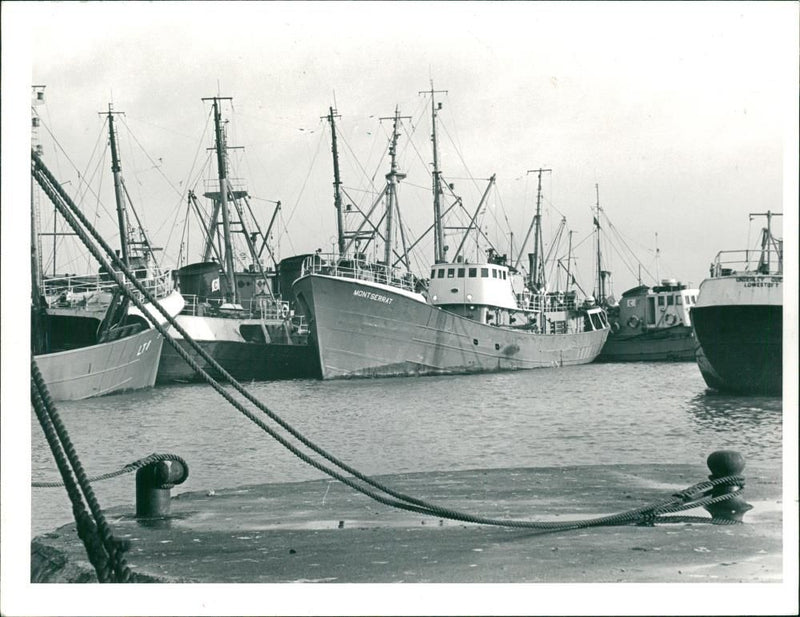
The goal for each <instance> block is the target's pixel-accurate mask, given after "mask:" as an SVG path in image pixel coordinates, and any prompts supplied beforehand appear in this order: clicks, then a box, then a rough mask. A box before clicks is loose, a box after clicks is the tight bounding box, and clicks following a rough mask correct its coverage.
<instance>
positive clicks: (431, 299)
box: [293, 90, 609, 379]
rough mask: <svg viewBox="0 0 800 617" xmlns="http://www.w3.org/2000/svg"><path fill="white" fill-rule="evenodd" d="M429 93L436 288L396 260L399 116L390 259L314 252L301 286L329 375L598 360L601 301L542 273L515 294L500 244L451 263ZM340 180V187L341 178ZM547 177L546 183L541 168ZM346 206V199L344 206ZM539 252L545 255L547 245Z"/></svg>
mask: <svg viewBox="0 0 800 617" xmlns="http://www.w3.org/2000/svg"><path fill="white" fill-rule="evenodd" d="M430 94H431V106H432V110H433V145H434V173H433V181H434V250H435V260H434V264H433V265H432V266H431V271H430V276H431V278H430V282H429V284H428V289H427V291H425V289H424V288H425V285H424V282H422V281H418V280H417V279H416V278H415V277H414V276H413V275H412V274H411V273H410V272H408V271H405V272H401V271H400V270H399V269H395V268H393V267H391V266H390V265H389V264H391V259H392V251H391V248H390V247H389V245H388V239H389V238H391V237H392V234H391V224H392V223H391V221H392V208H393V203H394V201H395V199H394V195H395V193H394V191H395V188H396V185H397V182H398V181H399V180H400V179H401V178H403V177H404V175H403V174H401V173H399V172H398V171H397V166H396V162H395V158H394V151H395V148H396V143H397V135H398V133H397V124H398V118H399V116H398V114H397V113H396V114H395V128H394V133H393V136H392V142H391V143H392V145H391V146H390V149H389V151H390V153H391V154H392V166H391V171H390V172H389V173H388V174H387V176H386V177H387V180H388V184H387V187H386V189H385V193H386V194H387V195H388V199H387V201H388V205H387V209H386V214H385V217H384V218H385V220H386V225H387V229H386V233H385V235H384V238H385V239H387V240H386V241H387V245H386V247H385V257H384V260H383V262H368V261H367V260H366V259H364V256H363V254H356V256H355V257H353V258H348V257H344V256H342V255H343V254H344V255H346V252H345V251H342V250H341V248H340V254H339V255H331V256H323V255H315V256H312V257H309V258H307V259H306V261H305V263H304V267H303V270H302V273H301V276H300V277H299V278H298V279H297V280H296V281H295V283H294V287H293V289H294V293H295V296H296V298H297V301H298V303H299V305H300V306H301V308H302V310H303V312H304V313H305V315H307V316H308V319H309V328H310V331H311V341H312V344H313V345H315V346H316V348H317V351H318V353H319V362H320V367H321V371H322V377H323V378H324V379H331V378H342V377H363V376H389V375H428V374H442V373H468V372H482V371H505V370H517V369H533V368H543V367H556V366H564V365H573V364H583V363H588V362H592V361H593V360H594V359H595V358H596V357H597V355H598V354H599V353H600V349H601V348H602V346H603V343H605V340H606V337H607V336H608V332H609V325H608V321H607V319H606V314H605V311H604V310H603V309H602V308H600V307H598V306H584V305H580V304H579V303H578V302H577V301H576V297H575V293H574V292H569V293H562V294H553V293H545V292H544V291H543V290H542V289H541V288H539V287H538V286H537V285H536V282H537V281H536V279H534V278H533V277H531V278H530V279H529V281H528V285H525V286H520V287H518V289H519V291H518V292H517V291H515V288H514V287H513V286H512V275H514V274H515V271H514V270H513V269H512V268H510V267H509V266H508V265H506V258H505V257H503V256H500V255H498V254H497V253H496V251H494V250H489V251H487V253H486V255H487V257H486V259H485V260H484V261H481V262H478V263H469V262H468V261H467V260H466V259H464V258H463V257H462V256H461V254H460V249H461V247H459V249H458V250H457V251H456V252H455V258H454V259H453V260H452V261H450V262H448V261H446V260H445V259H444V249H443V242H442V222H441V216H440V208H439V204H438V196H439V193H440V192H441V191H440V188H439V186H437V184H438V183H439V182H440V174H439V171H438V169H437V163H436V161H437V154H436V110H437V108H436V106H435V105H434V103H433V94H434V91H433V90H431V92H430ZM331 116H333V112H332V113H331ZM334 134H335V133H334ZM335 157H336V152H335V148H334V160H335ZM337 169H338V166H337V165H334V170H335V171H336V170H337ZM335 180H336V181H335V183H334V185H335V187H336V188H337V189H338V185H339V178H338V177H336V179H335ZM539 181H540V189H541V174H540V180H539ZM491 182H493V178H492V180H491V181H490V185H491ZM540 193H541V191H540ZM338 203H339V200H338V199H337V210H338V209H339V207H338ZM538 210H539V203H538V202H537V216H536V218H535V223H536V225H537V236H536V237H539V230H540V228H539V227H538V224H539V221H540V217H539V212H538ZM341 229H342V228H341V225H340V247H344V246H345V243H344V241H343V240H342V231H341ZM467 232H469V229H468V230H467ZM465 237H466V233H465ZM462 245H463V242H462ZM540 248H541V247H540ZM534 259H541V256H540V254H539V253H538V251H537V255H536V257H534ZM538 263H539V264H541V263H542V262H541V261H539V262H538ZM406 264H407V261H406ZM531 271H532V272H538V269H537V268H536V267H533V268H532V269H531ZM517 278H520V279H521V277H517ZM420 283H422V284H420Z"/></svg>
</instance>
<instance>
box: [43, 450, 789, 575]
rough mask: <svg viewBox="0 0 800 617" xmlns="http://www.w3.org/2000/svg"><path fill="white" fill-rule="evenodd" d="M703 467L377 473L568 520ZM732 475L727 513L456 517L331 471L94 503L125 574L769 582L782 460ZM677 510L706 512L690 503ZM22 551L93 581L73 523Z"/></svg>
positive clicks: (645, 498) (514, 512) (778, 539)
mask: <svg viewBox="0 0 800 617" xmlns="http://www.w3.org/2000/svg"><path fill="white" fill-rule="evenodd" d="M708 473H709V471H708V469H707V468H705V467H704V466H702V465H676V464H664V465H657V464H653V465H605V466H582V467H559V468H534V469H530V468H524V469H486V470H470V471H449V472H426V473H410V474H399V475H391V476H382V477H381V478H380V479H381V481H382V482H383V483H384V484H386V485H389V486H391V487H393V488H395V489H396V490H399V491H401V492H403V493H405V494H408V495H414V496H416V497H419V498H422V499H426V500H428V501H430V502H433V503H436V504H438V505H442V506H446V507H450V508H453V509H458V510H461V511H465V512H469V513H471V514H476V515H482V516H488V517H493V518H509V519H520V520H537V521H566V520H571V519H582V518H591V517H596V516H603V515H608V514H613V513H617V512H622V511H625V510H629V509H633V508H636V507H639V506H642V505H645V504H648V503H650V502H654V501H658V500H660V499H663V498H665V497H668V496H669V495H671V494H672V493H674V492H676V491H679V490H681V489H684V488H686V487H688V486H690V485H693V484H695V483H697V482H701V481H703V480H705V479H706V478H707V476H708ZM744 476H745V477H746V480H747V484H746V488H745V492H744V494H743V496H744V498H745V499H746V501H747V502H748V503H750V504H751V505H753V509H752V510H750V511H749V512H747V513H746V514H745V516H744V523H743V524H737V525H711V524H702V523H675V524H658V525H656V526H654V527H647V526H620V527H594V528H587V529H579V530H570V531H548V532H542V531H534V530H520V529H511V528H502V527H494V526H484V525H475V524H465V523H461V522H456V521H451V520H446V519H439V518H434V517H429V516H425V515H421V514H417V513H413V512H407V511H403V510H397V509H394V508H391V507H387V506H384V505H382V504H379V503H377V502H375V501H373V500H371V499H369V498H368V497H366V496H364V495H361V494H359V493H357V492H355V491H354V490H352V489H351V488H349V487H347V486H345V485H343V484H341V483H340V482H338V481H334V480H327V479H321V480H312V481H306V482H294V483H285V484H261V485H254V486H242V487H237V488H225V489H221V488H214V489H213V490H212V489H209V490H207V491H202V492H192V493H180V494H175V495H174V496H173V498H172V499H171V501H170V509H171V517H170V518H169V519H167V520H150V521H146V520H137V519H136V518H135V516H134V514H135V508H134V506H133V505H131V506H126V507H115V508H111V509H109V510H107V511H106V517H107V520H108V522H109V524H110V525H111V528H112V531H113V533H114V535H115V536H116V537H117V538H125V539H128V540H130V542H131V548H130V550H129V551H128V552H127V553H126V560H127V563H128V566H129V567H130V568H131V570H132V571H133V572H134V573H135V579H136V581H137V582H162V583H291V582H295V583H296V582H315V583H323V582H329V583H399V582H403V583H611V582H628V583H633V582H636V583H697V582H701V583H727V582H733V583H780V582H781V581H782V577H783V569H782V567H783V566H782V557H783V547H782V518H783V513H782V507H783V506H782V503H781V500H782V493H781V491H782V483H781V469H780V467H779V466H777V465H775V466H761V467H759V466H758V465H757V464H752V463H748V466H747V468H746V469H745V470H744ZM131 485H132V486H131V488H132V489H133V479H131ZM176 492H177V489H173V493H176ZM132 493H133V490H132ZM682 514H686V515H694V516H708V514H707V513H706V512H705V511H704V510H702V509H701V508H700V509H696V510H690V511H687V512H683V513H682ZM31 559H32V561H31V581H32V582H33V583H37V582H93V581H95V580H96V579H95V576H94V571H93V569H92V567H91V566H90V564H89V562H88V559H87V557H86V553H85V550H84V548H83V545H82V544H81V542H80V540H79V539H78V537H77V534H76V533H75V526H74V525H65V526H63V527H61V528H59V529H57V530H55V531H54V532H52V533H48V534H44V535H41V536H38V537H36V538H34V539H33V541H32V544H31Z"/></svg>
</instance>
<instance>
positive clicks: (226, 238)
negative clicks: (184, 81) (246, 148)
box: [203, 96, 236, 304]
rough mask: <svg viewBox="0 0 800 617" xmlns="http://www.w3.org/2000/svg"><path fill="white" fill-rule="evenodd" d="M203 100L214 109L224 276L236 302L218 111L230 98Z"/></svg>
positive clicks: (223, 143)
mask: <svg viewBox="0 0 800 617" xmlns="http://www.w3.org/2000/svg"><path fill="white" fill-rule="evenodd" d="M203 100H204V101H213V103H212V105H213V109H214V133H215V138H216V139H215V142H216V143H215V144H214V148H215V150H216V153H217V175H218V177H219V203H220V210H222V236H223V242H224V246H225V253H224V257H225V264H224V270H225V278H226V279H227V281H228V291H229V293H230V296H231V298H230V299H231V302H233V303H234V304H235V303H236V282H235V280H234V267H233V247H232V246H231V227H230V213H229V212H228V164H227V160H226V150H227V145H226V143H225V132H224V131H223V129H222V114H221V113H220V109H219V103H220V101H223V100H227V101H230V100H232V98H231V97H229V96H227V97H219V96H215V97H209V98H204V99H203Z"/></svg>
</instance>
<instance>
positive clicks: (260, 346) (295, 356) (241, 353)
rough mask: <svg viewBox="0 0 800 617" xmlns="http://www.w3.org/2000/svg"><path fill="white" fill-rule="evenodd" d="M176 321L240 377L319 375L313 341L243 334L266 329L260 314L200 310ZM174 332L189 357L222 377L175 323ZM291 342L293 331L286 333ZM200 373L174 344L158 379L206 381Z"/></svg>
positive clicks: (164, 354) (163, 356) (164, 356)
mask: <svg viewBox="0 0 800 617" xmlns="http://www.w3.org/2000/svg"><path fill="white" fill-rule="evenodd" d="M176 321H177V323H178V324H180V325H181V326H182V327H183V328H184V330H186V331H187V333H188V334H189V336H191V338H192V339H193V340H194V342H195V343H196V344H198V345H200V347H201V348H202V349H203V351H205V352H206V353H207V354H208V355H209V356H211V357H212V358H213V359H214V361H215V362H217V364H219V365H220V366H221V367H222V368H223V369H225V371H226V372H227V373H229V374H230V375H231V377H233V378H234V379H236V380H237V381H253V380H259V381H261V380H277V379H304V378H316V377H319V365H318V363H317V355H316V351H315V350H314V349H312V348H311V347H310V346H309V345H308V344H307V343H304V342H303V343H298V342H284V343H281V342H274V341H271V342H267V338H266V337H268V336H269V334H267V335H266V337H265V335H264V334H261V336H262V337H265V338H262V339H261V340H258V341H248V340H246V339H245V338H244V337H243V336H242V333H241V329H242V328H250V329H251V330H253V332H254V333H261V332H262V327H263V328H266V326H263V324H262V323H261V322H260V320H258V319H232V318H224V317H209V316H195V315H179V316H178V317H176ZM169 334H170V336H171V337H172V338H173V339H174V340H175V341H176V342H177V344H178V345H179V346H180V347H181V349H183V350H184V351H185V352H186V353H188V354H189V357H190V358H191V359H192V360H193V361H194V362H196V363H197V364H198V365H199V366H200V367H201V368H202V369H203V370H204V371H205V372H207V373H209V374H210V375H211V376H212V377H214V378H215V379H219V378H221V377H222V375H221V373H220V372H219V371H218V370H217V369H215V368H213V367H212V366H211V365H210V364H209V363H208V362H207V361H206V360H205V358H203V357H202V356H201V355H200V354H199V353H198V352H197V351H196V350H195V349H194V348H193V347H192V346H191V345H190V344H189V342H188V341H186V340H184V339H183V337H181V335H180V334H178V332H177V330H175V328H170V330H169ZM284 338H285V339H286V340H287V341H288V340H290V339H291V337H289V336H285V337H284ZM202 380H203V377H202V375H201V374H200V373H198V372H196V371H195V370H194V369H193V368H192V367H191V366H190V365H189V363H188V362H186V360H184V359H183V357H182V356H181V355H180V354H179V353H178V352H177V351H176V350H175V349H174V348H173V347H172V345H170V344H166V345H164V349H163V351H162V352H161V363H160V365H159V368H158V377H157V380H156V381H157V383H159V384H164V383H184V382H195V381H202Z"/></svg>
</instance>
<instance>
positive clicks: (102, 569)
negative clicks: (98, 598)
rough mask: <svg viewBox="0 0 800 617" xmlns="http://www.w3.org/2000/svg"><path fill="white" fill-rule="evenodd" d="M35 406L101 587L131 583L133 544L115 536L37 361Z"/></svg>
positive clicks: (33, 379) (33, 372)
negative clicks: (128, 554) (129, 559)
mask: <svg viewBox="0 0 800 617" xmlns="http://www.w3.org/2000/svg"><path fill="white" fill-rule="evenodd" d="M31 402H32V404H33V408H34V410H35V411H36V416H37V418H38V419H39V424H40V425H41V427H42V430H43V431H44V434H45V438H46V439H47V442H48V445H49V446H50V450H51V451H52V453H53V456H54V458H55V459H56V465H57V467H58V469H59V472H60V473H61V477H62V479H63V482H64V486H66V488H67V494H68V496H69V499H70V502H71V503H72V511H73V515H74V517H75V523H76V525H77V529H78V537H79V538H80V539H81V541H82V542H83V544H84V546H85V548H86V554H87V556H88V557H89V561H90V563H91V564H92V566H93V567H94V569H95V572H96V573H97V580H98V581H100V582H101V583H124V582H128V581H129V580H130V578H131V571H130V569H129V568H128V566H127V564H126V563H125V555H124V554H125V551H126V550H127V549H128V547H129V545H130V543H129V542H128V541H127V540H118V539H116V538H115V537H114V535H113V534H112V533H111V529H110V528H109V526H108V523H107V522H106V519H105V516H104V515H103V511H102V509H101V508H100V504H99V503H98V501H97V498H96V497H95V495H94V491H93V490H92V487H91V484H90V482H89V479H88V478H87V477H86V473H85V472H84V470H83V466H82V465H81V462H80V460H79V459H78V455H77V454H76V452H75V448H74V447H73V445H72V441H71V440H70V438H69V434H68V433H67V430H66V428H65V427H64V425H63V423H62V422H61V417H60V416H59V414H58V409H57V408H56V406H55V404H54V403H53V400H52V399H51V398H50V393H49V392H48V391H47V386H46V384H45V383H44V379H43V378H42V374H41V372H40V371H39V367H38V366H37V365H36V360H35V359H31ZM84 499H85V503H84ZM86 505H88V506H89V510H90V511H91V516H90V515H89V513H88V512H87V511H86Z"/></svg>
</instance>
